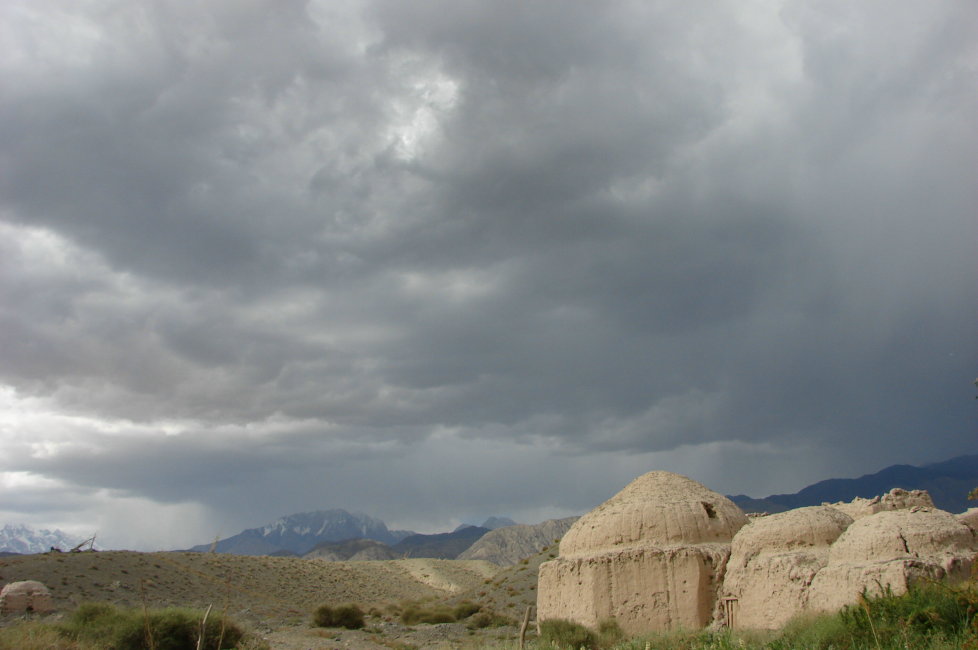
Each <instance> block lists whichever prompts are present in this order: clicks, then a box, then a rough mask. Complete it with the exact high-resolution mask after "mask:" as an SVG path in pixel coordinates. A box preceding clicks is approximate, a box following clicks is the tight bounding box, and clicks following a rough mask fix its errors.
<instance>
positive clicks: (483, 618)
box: [465, 610, 516, 630]
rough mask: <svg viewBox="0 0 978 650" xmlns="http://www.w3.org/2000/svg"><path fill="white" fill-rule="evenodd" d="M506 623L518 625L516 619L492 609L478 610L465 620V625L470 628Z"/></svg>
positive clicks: (498, 625)
mask: <svg viewBox="0 0 978 650" xmlns="http://www.w3.org/2000/svg"><path fill="white" fill-rule="evenodd" d="M506 625H516V621H515V620H513V619H512V618H510V617H508V616H503V615H502V614H497V613H496V612H493V611H491V610H482V611H480V612H477V613H475V614H473V615H472V616H471V617H470V618H469V619H468V620H466V621H465V627H467V628H469V629H470V630H481V629H484V628H487V627H503V626H506Z"/></svg>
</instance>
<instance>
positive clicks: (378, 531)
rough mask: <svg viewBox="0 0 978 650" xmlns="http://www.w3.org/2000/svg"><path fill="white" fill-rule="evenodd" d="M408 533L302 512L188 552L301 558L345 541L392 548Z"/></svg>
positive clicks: (355, 517) (357, 517) (333, 513)
mask: <svg viewBox="0 0 978 650" xmlns="http://www.w3.org/2000/svg"><path fill="white" fill-rule="evenodd" d="M413 534H414V533H412V532H411V531H397V530H394V531H392V530H388V528H387V525H386V524H384V522H382V521H381V520H379V519H374V518H373V517H368V516H367V515H364V514H361V513H350V512H347V511H346V510H342V509H338V508H337V509H334V510H318V511H316V512H302V513H298V514H294V515H289V516H287V517H282V518H281V519H279V520H277V521H274V522H272V523H271V524H268V525H266V526H263V527H261V528H250V529H248V530H245V531H243V532H240V533H238V534H237V535H234V536H233V537H228V538H227V539H222V540H219V541H218V542H217V543H216V545H215V544H200V545H198V546H194V547H193V548H191V549H190V550H191V551H209V550H211V547H212V546H213V547H214V548H213V550H214V551H216V552H218V553H231V554H233V555H273V554H277V555H281V554H282V551H291V552H292V553H294V554H296V555H304V554H306V553H308V552H309V551H310V550H311V549H312V548H313V547H315V546H316V545H317V544H320V543H322V542H340V541H344V540H348V539H360V538H366V539H372V540H376V541H378V542H383V543H385V544H396V543H397V542H399V541H401V540H402V539H404V538H405V537H409V536H410V535H413Z"/></svg>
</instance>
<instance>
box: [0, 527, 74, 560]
mask: <svg viewBox="0 0 978 650" xmlns="http://www.w3.org/2000/svg"><path fill="white" fill-rule="evenodd" d="M81 541H82V540H81V539H79V538H77V537H75V536H73V535H69V534H68V533H65V532H64V531H61V530H53V531H51V530H46V529H41V530H35V529H34V528H31V527H30V526H25V525H23V524H17V525H14V524H7V525H6V526H4V527H3V528H0V552H8V553H22V554H25V555H26V554H31V553H46V552H47V551H49V550H51V548H52V547H54V548H59V549H61V550H63V551H67V550H69V549H71V548H74V547H75V546H77V545H78V544H80V543H81Z"/></svg>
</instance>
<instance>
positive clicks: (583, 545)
mask: <svg viewBox="0 0 978 650" xmlns="http://www.w3.org/2000/svg"><path fill="white" fill-rule="evenodd" d="M746 523H747V516H746V515H745V514H744V513H743V511H742V510H741V509H740V508H738V507H737V506H736V505H735V504H734V503H733V502H732V501H731V500H730V499H728V498H726V497H725V496H723V495H721V494H717V493H716V492H714V491H713V490H710V489H709V488H707V487H706V486H704V485H702V484H701V483H698V482H696V481H694V480H692V479H690V478H687V477H685V476H680V475H679V474H673V473H672V472H649V473H648V474H643V475H642V476H639V477H638V478H637V479H635V480H634V481H632V482H631V483H629V484H628V485H627V486H625V488H624V489H623V490H622V491H621V492H619V493H618V494H616V495H615V496H613V497H611V498H610V499H608V500H607V501H605V502H604V503H602V504H601V505H600V506H598V507H597V508H595V509H594V510H592V511H591V512H589V513H587V514H586V515H584V516H583V517H581V518H580V519H578V520H577V522H576V523H575V524H574V525H573V526H572V527H571V529H570V530H569V531H567V534H566V535H564V538H563V539H562V540H561V542H560V556H561V557H563V558H567V557H572V556H592V555H596V554H599V553H602V552H605V551H623V550H625V549H628V548H635V547H647V546H656V547H661V546H688V545H693V544H708V543H721V544H728V543H729V542H730V540H731V539H732V538H733V536H734V534H735V533H736V532H737V531H738V530H740V528H741V527H742V526H744V525H745V524H746Z"/></svg>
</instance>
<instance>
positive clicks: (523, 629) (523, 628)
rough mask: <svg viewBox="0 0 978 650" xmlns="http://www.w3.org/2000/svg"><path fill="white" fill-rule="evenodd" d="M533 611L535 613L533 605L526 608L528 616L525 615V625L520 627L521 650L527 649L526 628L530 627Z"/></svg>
mask: <svg viewBox="0 0 978 650" xmlns="http://www.w3.org/2000/svg"><path fill="white" fill-rule="evenodd" d="M531 611H533V605H529V606H528V607H527V608H526V614H524V615H523V625H521V626H520V650H523V648H524V647H526V628H527V627H529V626H530V612H531Z"/></svg>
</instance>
